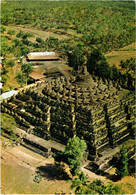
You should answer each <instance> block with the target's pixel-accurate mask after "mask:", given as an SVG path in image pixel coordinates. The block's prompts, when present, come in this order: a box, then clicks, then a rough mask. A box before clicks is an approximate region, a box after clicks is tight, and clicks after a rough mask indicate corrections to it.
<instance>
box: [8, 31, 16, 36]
mask: <svg viewBox="0 0 136 195" xmlns="http://www.w3.org/2000/svg"><path fill="white" fill-rule="evenodd" d="M7 33H8V34H9V35H14V34H15V31H14V30H8V32H7Z"/></svg>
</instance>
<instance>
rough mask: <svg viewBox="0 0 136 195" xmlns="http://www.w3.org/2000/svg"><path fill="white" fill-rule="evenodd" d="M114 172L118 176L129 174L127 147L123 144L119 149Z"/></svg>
mask: <svg viewBox="0 0 136 195" xmlns="http://www.w3.org/2000/svg"><path fill="white" fill-rule="evenodd" d="M116 173H117V175H118V176H119V177H120V178H123V177H125V176H128V175H129V172H128V157H127V148H126V146H125V145H124V144H123V145H122V148H121V151H120V157H119V159H118V162H117V165H116Z"/></svg>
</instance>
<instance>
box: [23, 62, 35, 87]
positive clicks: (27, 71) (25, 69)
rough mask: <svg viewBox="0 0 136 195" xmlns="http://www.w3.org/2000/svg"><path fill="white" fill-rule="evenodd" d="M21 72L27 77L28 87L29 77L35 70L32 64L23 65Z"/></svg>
mask: <svg viewBox="0 0 136 195" xmlns="http://www.w3.org/2000/svg"><path fill="white" fill-rule="evenodd" d="M21 70H22V72H23V73H24V74H25V77H26V85H27V79H28V76H29V74H30V73H31V72H33V70H34V68H33V66H32V64H22V66H21Z"/></svg>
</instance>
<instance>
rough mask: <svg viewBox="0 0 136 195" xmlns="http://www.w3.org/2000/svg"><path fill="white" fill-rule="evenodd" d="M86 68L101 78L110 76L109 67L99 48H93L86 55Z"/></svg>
mask: <svg viewBox="0 0 136 195" xmlns="http://www.w3.org/2000/svg"><path fill="white" fill-rule="evenodd" d="M87 59H88V60H87V69H88V72H89V73H93V72H94V73H95V74H96V75H97V76H99V77H102V78H111V73H112V71H111V68H110V66H109V64H108V62H107V60H106V58H105V57H104V55H103V53H102V52H101V51H100V50H99V49H94V50H93V51H92V53H91V54H90V55H89V56H88V57H87Z"/></svg>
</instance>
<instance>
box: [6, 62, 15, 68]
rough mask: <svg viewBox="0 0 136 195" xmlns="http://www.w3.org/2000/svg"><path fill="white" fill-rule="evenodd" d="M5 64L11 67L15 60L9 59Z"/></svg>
mask: <svg viewBox="0 0 136 195" xmlns="http://www.w3.org/2000/svg"><path fill="white" fill-rule="evenodd" d="M7 65H8V66H10V67H13V66H14V65H15V62H14V61H13V60H10V61H8V62H7Z"/></svg>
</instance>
